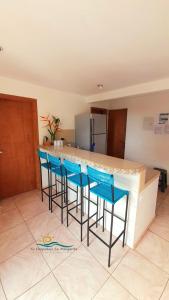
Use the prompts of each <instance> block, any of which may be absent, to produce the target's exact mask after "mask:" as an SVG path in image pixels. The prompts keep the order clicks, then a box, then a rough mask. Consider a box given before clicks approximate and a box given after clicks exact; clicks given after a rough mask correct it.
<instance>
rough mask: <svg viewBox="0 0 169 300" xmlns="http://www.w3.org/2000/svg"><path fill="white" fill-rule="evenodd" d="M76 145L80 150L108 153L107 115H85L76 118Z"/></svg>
mask: <svg viewBox="0 0 169 300" xmlns="http://www.w3.org/2000/svg"><path fill="white" fill-rule="evenodd" d="M75 145H76V147H79V148H80V149H84V150H89V151H93V152H97V153H103V154H106V153H107V115H104V114H90V113H84V114H80V115H77V116H75Z"/></svg>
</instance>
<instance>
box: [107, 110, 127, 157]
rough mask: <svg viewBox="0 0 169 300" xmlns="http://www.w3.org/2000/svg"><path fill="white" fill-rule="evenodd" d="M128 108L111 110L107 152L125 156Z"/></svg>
mask: <svg viewBox="0 0 169 300" xmlns="http://www.w3.org/2000/svg"><path fill="white" fill-rule="evenodd" d="M126 123H127V109H116V110H110V111H109V118H108V139H107V154H108V155H111V156H114V157H119V158H124V151H125V139H126Z"/></svg>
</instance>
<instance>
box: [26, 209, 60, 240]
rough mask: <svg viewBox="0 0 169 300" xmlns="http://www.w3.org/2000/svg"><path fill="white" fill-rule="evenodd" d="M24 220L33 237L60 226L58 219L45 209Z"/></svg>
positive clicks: (36, 237)
mask: <svg viewBox="0 0 169 300" xmlns="http://www.w3.org/2000/svg"><path fill="white" fill-rule="evenodd" d="M26 222H27V224H28V227H29V229H30V231H31V232H32V234H33V236H34V237H35V239H38V238H39V237H40V236H41V235H46V234H48V233H50V232H51V231H53V230H54V229H57V227H58V226H60V221H59V220H58V219H57V217H56V215H55V214H52V213H51V212H50V211H45V212H43V213H41V214H39V215H37V216H35V217H34V218H32V219H29V220H27V221H26Z"/></svg>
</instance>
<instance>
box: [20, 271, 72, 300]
mask: <svg viewBox="0 0 169 300" xmlns="http://www.w3.org/2000/svg"><path fill="white" fill-rule="evenodd" d="M57 299H58V300H66V299H67V297H66V296H65V294H64V292H63V290H62V289H61V287H60V286H59V284H58V282H57V281H56V279H55V277H54V276H53V274H49V275H48V276H47V277H45V278H44V279H42V280H41V281H40V282H39V283H37V284H36V285H35V286H34V287H32V288H31V289H30V290H28V291H27V292H26V293H24V294H23V295H22V296H21V297H19V298H17V300H57Z"/></svg>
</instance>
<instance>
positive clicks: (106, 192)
mask: <svg viewBox="0 0 169 300" xmlns="http://www.w3.org/2000/svg"><path fill="white" fill-rule="evenodd" d="M87 173H88V180H89V204H88V216H90V193H93V194H94V195H96V196H97V197H99V198H100V199H102V200H103V201H104V202H103V215H102V216H101V217H100V218H99V219H97V220H96V222H94V223H93V224H92V225H90V222H89V221H90V218H88V229H87V246H89V232H91V233H93V234H94V235H95V236H96V237H97V238H98V239H99V240H100V241H101V242H103V243H104V244H105V245H106V246H107V247H108V248H109V255H108V267H110V258H111V249H112V247H113V246H114V245H115V244H116V242H117V241H118V240H119V238H120V237H121V236H122V235H123V244H122V245H123V247H124V245H125V234H126V224H127V211H128V197H129V192H128V191H126V190H122V189H119V188H117V187H115V186H114V177H113V175H111V174H107V173H104V172H101V171H98V170H96V169H94V168H91V167H89V166H88V167H87ZM93 181H95V182H96V185H95V186H93V187H90V183H91V182H93ZM124 197H126V205H125V217H124V219H123V218H121V217H120V216H118V215H116V214H115V213H114V206H115V204H116V203H117V202H118V201H119V200H123V201H124ZM105 202H108V203H110V204H111V210H110V211H109V210H108V209H107V208H105ZM105 212H108V213H110V215H111V222H110V239H109V243H107V242H105V241H104V240H103V239H102V238H100V236H98V235H97V234H96V233H95V232H94V231H93V230H92V227H93V226H94V225H95V224H97V223H98V222H99V221H100V220H103V231H104V218H105ZM114 217H116V218H118V219H120V220H121V221H123V222H124V229H123V230H122V231H121V233H120V234H119V235H118V237H117V238H116V239H115V240H114V241H113V243H112V232H113V218H114Z"/></svg>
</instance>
